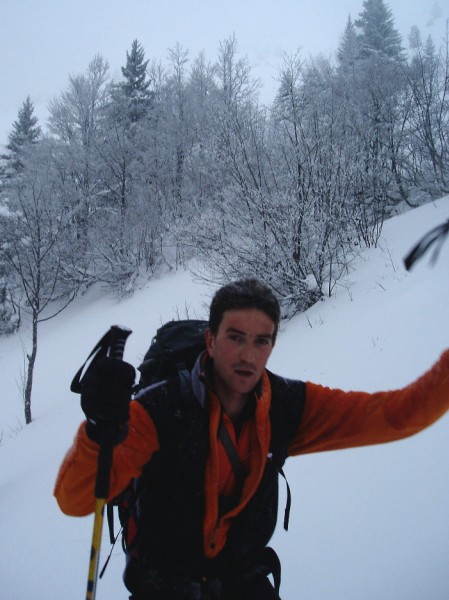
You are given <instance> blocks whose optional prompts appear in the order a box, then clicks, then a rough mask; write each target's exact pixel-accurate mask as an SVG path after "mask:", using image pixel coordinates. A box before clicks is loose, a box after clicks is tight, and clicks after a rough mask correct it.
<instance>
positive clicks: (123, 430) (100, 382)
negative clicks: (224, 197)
mask: <svg viewBox="0 0 449 600" xmlns="http://www.w3.org/2000/svg"><path fill="white" fill-rule="evenodd" d="M135 376H136V371H135V369H134V367H133V366H132V365H130V364H129V363H127V362H124V361H122V360H120V359H118V358H112V357H108V356H104V357H101V358H98V359H97V360H95V361H94V362H93V363H92V364H91V365H90V366H89V368H88V369H87V371H86V373H85V375H84V377H83V378H82V379H81V408H82V409H83V411H84V414H85V415H86V417H87V424H86V432H87V435H88V436H89V437H90V438H91V439H92V440H94V441H95V442H98V443H100V442H101V441H102V436H103V434H104V431H105V430H106V428H107V430H108V432H112V433H110V435H112V436H113V439H112V440H109V441H110V442H112V443H114V444H115V443H118V442H120V441H122V440H123V439H124V437H125V436H126V434H127V423H128V420H129V402H130V400H131V393H132V387H133V384H134V379H135Z"/></svg>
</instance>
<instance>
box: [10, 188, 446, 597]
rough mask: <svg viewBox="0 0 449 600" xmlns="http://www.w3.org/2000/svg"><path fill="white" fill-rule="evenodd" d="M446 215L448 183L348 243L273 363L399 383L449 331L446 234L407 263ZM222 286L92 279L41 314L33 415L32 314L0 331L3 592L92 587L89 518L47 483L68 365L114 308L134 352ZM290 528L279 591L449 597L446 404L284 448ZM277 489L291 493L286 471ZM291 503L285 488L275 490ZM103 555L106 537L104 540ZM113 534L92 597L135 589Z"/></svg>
mask: <svg viewBox="0 0 449 600" xmlns="http://www.w3.org/2000/svg"><path fill="white" fill-rule="evenodd" d="M448 217H449V197H445V198H443V199H441V200H439V201H438V202H435V203H431V204H428V205H426V206H423V207H421V208H419V209H416V210H413V211H410V212H409V213H407V214H405V215H401V216H399V217H395V218H393V219H391V220H389V221H388V222H387V223H386V224H385V227H384V231H383V235H382V238H381V242H380V244H379V248H377V249H370V250H366V251H364V252H362V253H361V254H360V256H358V257H357V258H355V259H354V263H353V271H352V272H351V273H350V274H349V275H348V276H347V278H346V280H345V281H344V282H342V285H340V286H339V287H338V289H337V290H336V293H335V295H334V296H333V297H332V298H330V299H329V298H328V299H326V300H324V301H322V302H319V303H317V304H316V305H315V306H313V307H312V308H310V309H309V310H308V311H307V312H306V313H304V314H301V315H298V316H297V317H295V318H294V319H292V320H291V321H290V322H288V323H285V324H284V325H283V328H282V331H281V334H280V336H279V339H278V342H277V345H276V348H275V350H274V353H273V355H272V358H271V359H270V364H269V366H270V368H271V369H272V370H274V371H275V372H278V373H280V374H283V375H286V376H290V377H296V378H301V379H305V380H312V381H315V382H318V383H323V384H325V385H330V386H334V387H341V388H343V389H364V390H367V391H374V390H379V389H389V388H393V387H399V386H402V385H404V384H406V383H408V382H410V381H411V380H413V379H414V378H416V377H417V376H418V375H419V374H420V373H422V372H423V371H424V370H425V369H427V368H428V367H429V366H430V365H431V364H432V363H433V362H434V361H435V360H436V359H437V357H438V356H439V354H440V352H441V351H442V350H443V349H444V348H446V347H447V346H448V344H449V331H448V324H449V277H448V273H449V242H446V244H445V245H444V246H443V248H442V252H441V255H440V258H439V260H438V262H437V263H436V265H435V266H433V267H431V266H429V264H428V263H429V260H428V257H425V258H424V259H423V260H422V261H420V263H419V264H418V265H417V266H416V268H415V269H413V270H412V272H411V273H406V272H405V270H404V268H403V265H402V258H403V256H404V255H405V253H406V252H407V251H408V250H409V248H410V247H411V246H412V245H413V243H414V242H415V241H417V240H418V239H419V237H420V236H421V235H423V234H424V233H426V232H427V231H428V230H429V229H430V228H432V227H434V226H435V225H437V224H439V223H440V222H442V221H443V220H445V219H447V218H448ZM211 293H212V290H211V289H210V288H208V287H206V286H205V285H204V284H202V283H199V282H197V281H194V280H192V277H191V276H190V274H189V272H188V271H180V272H177V273H174V274H170V275H167V276H165V277H163V278H161V279H159V280H154V281H151V282H150V283H149V284H148V285H147V286H146V287H145V288H143V289H141V290H140V291H138V292H136V293H135V294H134V295H133V296H132V297H129V298H127V299H124V300H121V301H117V300H115V299H112V298H108V297H105V296H104V295H103V294H102V292H101V290H98V289H96V290H92V291H91V292H89V293H88V294H87V295H86V296H84V297H83V298H81V299H79V300H77V301H76V302H75V303H73V304H72V305H71V306H70V307H69V308H68V309H67V310H66V311H65V312H63V313H61V314H60V315H59V316H58V317H57V318H55V319H53V320H51V321H48V322H45V323H42V325H41V329H40V342H39V351H38V359H37V367H36V376H35V382H34V393H33V417H34V421H33V423H32V424H31V425H29V426H26V427H25V426H24V425H23V408H22V406H21V401H20V392H19V387H20V372H21V369H22V368H23V348H22V346H25V347H26V346H27V345H28V344H29V336H28V332H27V331H26V327H24V328H23V331H21V332H20V334H19V335H16V336H12V337H9V338H5V339H1V338H0V394H1V396H0V397H1V401H0V436H1V444H0V507H1V510H0V530H1V532H2V536H1V542H0V544H1V553H0V579H1V581H2V584H1V586H2V591H1V592H0V597H1V598H5V600H10V599H11V600H16V599H20V600H56V599H58V600H60V599H61V598H63V599H64V600H76V599H80V598H82V597H84V595H85V585H86V580H87V568H88V558H89V548H90V538H91V530H92V518H91V517H88V518H83V519H74V518H69V517H66V516H64V515H62V514H61V513H60V512H59V510H58V507H57V505H56V502H55V501H54V498H53V497H52V488H53V484H54V480H55V476H56V473H57V469H58V466H59V464H60V462H61V460H62V457H63V455H64V453H65V451H66V450H67V449H68V447H69V445H70V442H71V439H72V438H73V435H74V433H75V430H76V427H77V426H78V424H79V423H80V421H81V419H82V413H81V410H80V407H79V399H78V397H76V396H74V395H73V394H71V393H70V391H69V385H70V381H71V378H72V376H73V375H74V373H75V371H76V370H77V368H78V367H79V366H80V364H81V363H82V362H83V361H84V359H85V358H86V356H87V354H88V352H89V351H90V350H91V348H92V347H93V345H94V344H95V343H96V341H97V340H98V338H99V337H100V336H101V335H102V334H103V333H104V332H105V331H106V329H107V328H108V327H109V326H110V325H111V324H113V323H120V324H124V325H127V326H128V327H130V328H131V329H132V330H133V332H134V333H133V335H132V336H131V337H130V338H129V342H128V345H127V348H126V352H125V358H126V359H127V360H129V361H130V362H132V363H133V364H135V365H137V364H138V363H139V361H140V359H141V357H142V355H143V353H144V352H145V350H146V347H147V346H148V344H149V341H150V338H151V335H152V333H153V332H154V331H155V329H156V328H157V327H158V326H159V325H160V324H161V323H162V322H164V321H165V320H167V319H170V318H176V317H178V316H180V317H185V316H190V317H198V318H201V317H205V316H207V310H206V308H205V306H206V305H207V303H208V300H209V298H210V295H211ZM286 472H287V476H288V478H289V482H290V486H291V488H292V494H293V507H292V513H291V519H290V531H289V532H288V533H285V532H284V531H283V530H282V527H281V525H280V526H279V527H278V531H277V533H276V534H275V538H274V545H275V547H276V549H277V550H278V552H279V554H280V557H281V559H282V562H283V567H284V568H283V583H282V588H281V591H282V598H283V600H298V599H307V600H424V599H425V600H447V598H449V416H446V417H444V418H443V419H441V420H440V421H439V422H438V423H437V424H435V425H434V426H432V427H431V428H430V429H428V430H426V431H425V432H422V433H421V434H419V435H418V436H415V437H414V438H411V439H409V440H405V441H402V442H399V443H396V444H391V445H386V446H377V447H370V448H364V449H356V450H348V451H341V452H332V453H325V454H317V455H314V456H307V457H303V458H298V459H294V460H290V461H288V463H287V468H286ZM281 490H282V496H283V494H284V491H283V484H282V483H281ZM280 508H281V510H282V509H283V498H281V501H280ZM102 550H103V551H102V560H101V562H103V559H104V558H105V556H106V554H107V552H108V550H109V543H108V540H107V539H106V538H105V541H104V543H103V548H102ZM122 568H123V556H122V552H121V549H120V547H119V544H117V547H116V548H115V550H114V554H113V557H112V560H111V563H110V565H109V567H108V570H107V572H106V574H105V577H104V579H103V580H102V581H101V582H100V584H99V587H98V591H97V598H98V600H119V599H124V598H126V591H125V589H124V587H123V585H122V583H121V572H122Z"/></svg>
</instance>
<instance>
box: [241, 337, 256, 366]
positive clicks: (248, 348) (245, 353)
mask: <svg viewBox="0 0 449 600" xmlns="http://www.w3.org/2000/svg"><path fill="white" fill-rule="evenodd" d="M240 360H242V361H243V362H246V363H253V362H254V346H253V344H251V343H250V342H246V343H245V344H243V345H242V347H241V349H240Z"/></svg>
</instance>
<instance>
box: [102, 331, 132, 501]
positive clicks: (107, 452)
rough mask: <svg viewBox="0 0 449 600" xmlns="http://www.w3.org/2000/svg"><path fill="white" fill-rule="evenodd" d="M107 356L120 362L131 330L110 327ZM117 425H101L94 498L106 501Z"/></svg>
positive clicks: (109, 423) (107, 423) (108, 423)
mask: <svg viewBox="0 0 449 600" xmlns="http://www.w3.org/2000/svg"><path fill="white" fill-rule="evenodd" d="M109 333H110V342H109V351H108V355H109V356H111V357H113V358H118V359H120V360H122V358H123V353H124V350H125V343H126V340H127V339H128V336H129V335H130V333H131V329H128V327H123V326H122V325H112V327H111V329H110V331H109ZM117 427H118V425H117V423H111V422H108V421H105V422H104V423H103V424H102V435H101V442H100V450H99V453H98V463H97V478H96V480H95V498H97V499H100V498H102V499H106V498H107V497H108V494H109V480H110V472H111V465H112V452H113V449H114V440H115V438H116V433H117V431H116V430H117Z"/></svg>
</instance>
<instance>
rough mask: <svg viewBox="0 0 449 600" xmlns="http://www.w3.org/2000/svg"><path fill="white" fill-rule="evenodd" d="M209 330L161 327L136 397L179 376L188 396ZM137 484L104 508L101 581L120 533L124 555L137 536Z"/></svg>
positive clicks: (192, 323) (191, 322) (199, 325)
mask: <svg viewBox="0 0 449 600" xmlns="http://www.w3.org/2000/svg"><path fill="white" fill-rule="evenodd" d="M207 326H208V322H207V321H202V320H197V319H186V320H180V321H169V322H167V323H165V324H164V325H162V326H161V327H160V328H159V329H158V330H157V331H156V335H155V336H154V337H153V339H152V340H151V344H150V347H149V348H148V350H147V352H146V354H145V356H144V358H143V361H142V363H141V364H140V365H139V367H138V370H139V372H140V379H139V383H138V384H137V385H136V386H135V387H134V394H135V395H136V394H137V393H138V392H139V391H140V390H143V389H145V388H147V387H149V386H151V385H154V384H157V383H159V382H161V381H164V380H166V379H168V378H170V377H173V376H175V375H176V374H179V381H180V389H181V393H182V394H189V393H190V371H191V370H192V369H193V366H194V364H195V361H196V359H197V358H198V356H199V355H200V353H201V352H202V351H204V350H205V348H206V345H205V340H204V331H205V329H206V327H207ZM138 484H139V482H138V481H131V482H130V483H129V485H128V486H127V488H126V489H125V490H124V491H123V492H122V493H121V494H120V495H119V496H117V497H116V498H114V499H113V500H111V501H110V502H109V503H108V505H107V508H106V512H107V518H108V525H109V537H110V541H111V544H112V548H111V552H110V554H109V557H108V559H107V560H106V564H105V565H104V567H103V569H102V571H101V573H100V577H102V575H103V573H104V571H105V569H106V566H107V564H108V562H109V559H110V557H111V554H112V550H113V548H114V545H115V543H116V541H117V539H118V537H119V535H120V534H121V533H122V546H123V550H124V551H125V553H130V552H132V549H133V546H134V542H135V540H136V536H137V533H138V525H137V519H136V515H135V514H134V507H135V501H136V497H137V496H138V494H139V493H140V492H139V486H138ZM114 507H117V509H118V517H119V521H120V530H119V532H118V533H117V534H115V533H114Z"/></svg>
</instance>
